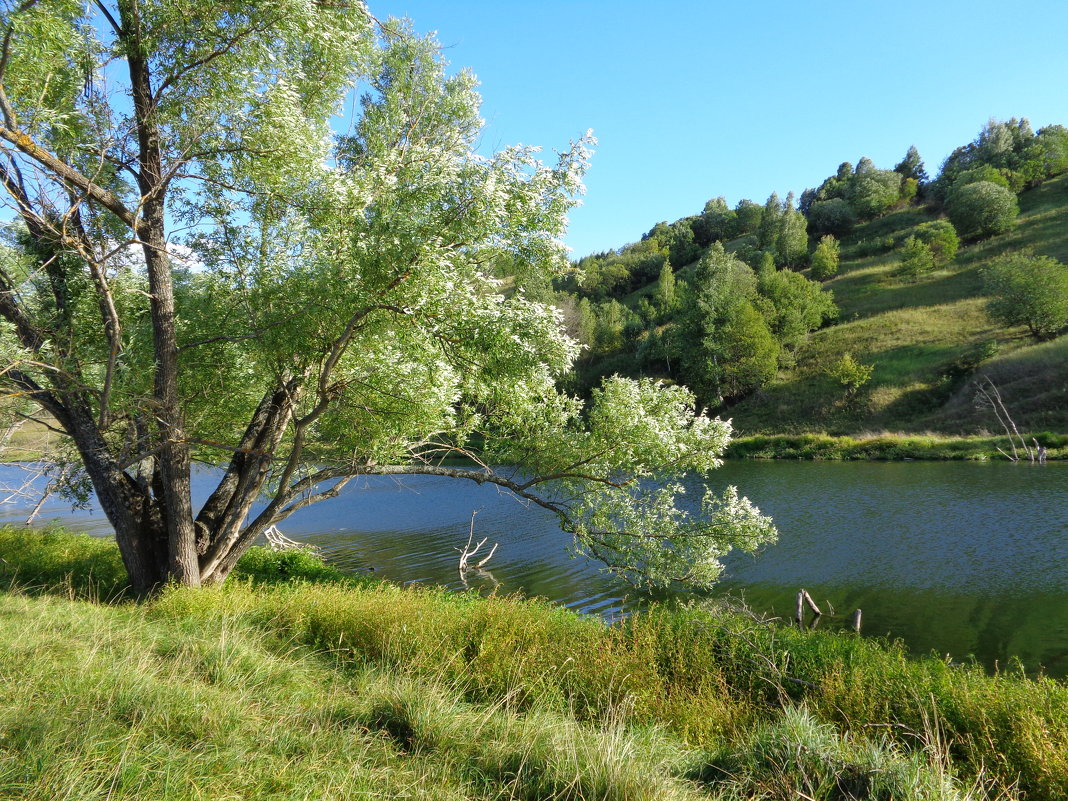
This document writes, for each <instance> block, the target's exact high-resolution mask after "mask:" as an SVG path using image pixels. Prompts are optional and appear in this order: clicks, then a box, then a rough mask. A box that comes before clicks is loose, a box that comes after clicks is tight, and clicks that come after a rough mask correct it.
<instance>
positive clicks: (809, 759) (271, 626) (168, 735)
mask: <svg viewBox="0 0 1068 801" xmlns="http://www.w3.org/2000/svg"><path fill="white" fill-rule="evenodd" d="M0 559H2V560H3V561H0V586H2V587H9V586H10V587H11V588H12V589H10V590H8V591H7V592H4V593H3V594H0V797H4V798H35V799H37V798H39V799H45V798H47V799H61V798H62V799H67V798H70V799H74V798H77V799H90V798H92V799H96V798H159V799H170V798H174V799H179V798H181V799H186V798H198V797H203V798H338V799H341V798H376V797H377V798H434V799H438V798H440V799H454V798H455V799H460V798H478V799H482V798H486V799H490V798H493V799H496V798H522V799H546V798H560V799H594V798H597V799H646V798H648V799H654V798H655V799H672V798H681V799H689V798H713V799H722V800H723V801H726V800H727V799H757V798H784V799H785V798H790V799H795V798H803V797H811V798H816V799H848V798H875V799H957V798H960V799H964V798H975V799H979V798H998V797H1000V798H1023V797H1024V796H1023V793H1026V797H1027V798H1028V799H1044V798H1048V799H1055V798H1064V797H1068V687H1065V686H1064V685H1063V684H1061V683H1059V682H1055V681H1050V680H1045V679H1039V680H1031V679H1027V678H1025V677H1023V676H1022V675H1016V674H1001V675H997V676H988V675H985V674H984V673H983V672H982V671H981V670H979V669H977V668H974V667H960V666H951V665H947V664H946V663H944V662H942V661H941V660H937V659H922V660H914V659H910V658H908V657H907V656H906V655H905V653H904V651H903V650H902V649H900V648H898V647H894V646H890V645H887V644H885V643H882V642H878V641H873V640H868V639H862V638H859V637H855V636H851V635H845V636H844V635H840V634H833V633H826V632H802V631H798V630H796V629H793V628H788V627H783V626H779V625H772V624H768V623H764V622H760V621H757V620H754V619H752V618H750V617H747V616H745V615H739V614H736V613H728V612H725V611H723V610H717V609H697V608H691V609H683V610H678V609H669V608H664V607H658V608H654V609H652V610H650V611H649V612H647V613H643V614H641V615H638V616H635V617H632V618H630V619H629V620H627V621H625V622H622V623H619V624H617V625H614V626H606V625H604V624H602V623H601V622H599V621H597V620H592V619H589V618H583V617H580V616H577V615H574V614H572V613H570V612H567V611H566V610H562V609H559V608H557V607H553V606H550V605H548V604H543V603H538V602H532V601H520V600H516V599H509V598H488V599H481V598H475V597H472V596H465V595H457V594H449V593H445V592H443V591H438V590H420V589H410V588H399V587H395V586H392V585H389V584H384V583H370V582H367V581H365V580H353V579H346V578H344V577H342V576H340V574H337V573H336V572H335V571H332V570H331V569H330V568H329V567H326V566H323V565H322V564H321V563H318V562H317V561H316V560H315V559H314V558H311V557H308V556H306V555H301V554H284V555H280V556H279V555H273V554H269V553H266V552H263V551H258V552H253V554H252V555H251V557H250V558H248V559H246V561H245V563H244V564H243V565H242V574H243V576H244V580H243V581H239V582H234V583H233V584H232V586H229V587H227V588H224V589H221V590H218V589H216V590H197V591H193V590H181V589H173V590H170V591H168V592H166V593H164V594H163V595H162V596H160V597H159V598H157V599H155V600H154V601H152V602H150V603H146V604H140V605H135V604H132V603H128V602H121V603H110V604H104V603H100V602H96V601H92V600H81V599H83V598H91V597H92V596H94V595H97V594H100V593H102V592H105V591H106V593H107V594H109V595H111V596H112V597H113V598H116V599H119V598H121V593H122V587H121V584H122V582H121V569H120V567H119V565H118V561H117V554H115V551H114V546H113V545H111V544H110V543H107V542H103V541H100V540H90V539H89V538H87V537H74V536H71V535H67V534H64V533H61V532H52V533H51V534H49V535H47V536H45V537H41V536H39V535H38V534H36V533H30V534H27V533H25V532H22V531H18V530H15V529H4V530H0Z"/></svg>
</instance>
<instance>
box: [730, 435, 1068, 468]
mask: <svg viewBox="0 0 1068 801" xmlns="http://www.w3.org/2000/svg"><path fill="white" fill-rule="evenodd" d="M1036 438H1037V439H1038V441H1039V442H1040V443H1041V444H1042V445H1044V446H1045V447H1046V449H1047V458H1048V459H1051V460H1053V459H1068V434H1053V433H1050V432H1048V431H1046V432H1041V433H1038V434H1036ZM998 448H1001V449H1002V450H1004V451H1009V450H1010V449H1011V446H1010V445H1009V442H1008V439H1007V437H1005V436H1004V435H1002V436H996V437H995V436H979V437H945V436H939V435H936V434H901V433H894V432H880V433H870V434H866V435H863V434H862V435H859V436H855V437H850V436H831V435H829V434H823V433H820V434H760V435H755V436H751V437H742V438H739V439H736V440H734V441H732V442H731V444H730V445H729V446H728V448H727V452H726V456H727V457H728V458H734V459H819V460H831V461H851V460H890V461H892V460H897V459H924V460H929V461H960V460H972V461H985V460H988V459H1004V458H1005V457H1004V456H1003V455H1002V454H1001V453H999V451H998Z"/></svg>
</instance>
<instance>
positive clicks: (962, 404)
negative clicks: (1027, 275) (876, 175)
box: [730, 175, 1068, 436]
mask: <svg viewBox="0 0 1068 801" xmlns="http://www.w3.org/2000/svg"><path fill="white" fill-rule="evenodd" d="M1020 207H1021V215H1020V221H1019V225H1018V226H1017V228H1016V230H1015V231H1013V232H1012V233H1009V234H1006V235H1003V236H1000V237H996V238H994V239H991V240H987V241H985V242H980V243H977V244H974V245H970V246H967V247H963V248H961V250H960V252H959V253H958V254H957V258H956V259H955V260H954V262H953V263H952V264H950V265H949V266H948V267H947V268H945V269H942V270H939V271H936V272H933V273H931V274H929V275H926V276H923V277H922V278H921V279H920V280H918V281H915V282H908V281H904V280H902V279H898V278H895V277H894V276H893V271H894V269H895V267H896V261H897V260H896V257H895V256H894V254H893V253H892V252H887V253H882V254H878V255H874V256H868V257H865V258H858V257H852V258H850V253H851V251H852V252H855V251H856V249H857V248H856V244H857V243H858V242H860V241H861V240H877V239H881V238H885V237H890V236H893V237H896V238H898V240H899V241H900V239H901V238H903V237H905V236H907V232H908V230H909V229H910V228H911V227H912V226H914V225H916V224H917V223H920V222H923V221H925V220H926V219H930V218H929V217H927V216H926V215H925V214H924V213H923V212H922V211H916V210H905V211H899V212H896V213H894V214H891V215H888V216H887V217H884V218H882V219H879V220H876V221H874V222H872V223H869V224H867V225H865V226H861V227H859V228H858V229H857V230H856V231H855V232H854V233H853V234H852V235H851V236H850V237H849V238H847V239H846V240H845V241H844V243H843V245H844V248H843V250H844V254H845V258H844V259H843V263H842V270H841V273H840V274H839V275H838V276H837V277H836V278H834V279H833V280H831V281H828V282H827V284H826V286H827V287H828V288H829V289H831V290H832V291H833V292H834V294H835V300H836V301H837V303H838V305H839V307H840V308H841V316H840V322H839V324H837V325H834V326H832V327H829V328H826V329H823V330H821V331H818V332H816V333H814V334H813V335H812V337H811V339H810V341H809V342H808V343H807V344H806V345H805V346H803V347H802V348H801V349H800V350H799V352H798V353H797V360H796V365H795V366H794V367H793V368H792V369H790V370H787V371H784V372H783V373H782V374H780V377H779V379H778V380H777V381H776V382H775V383H774V384H772V385H771V386H769V387H767V388H766V389H765V390H764V391H763V392H762V393H761V394H760V395H759V396H758V397H754V398H752V399H749V400H747V401H745V402H743V403H742V404H739V405H738V406H737V407H735V408H734V409H732V410H731V412H730V413H731V416H732V417H733V418H734V421H735V425H736V427H737V428H738V430H739V433H740V434H742V435H743V436H744V435H747V434H756V433H799V432H806V431H828V432H831V433H839V434H847V433H857V432H864V431H879V430H886V429H889V430H894V431H902V432H923V431H936V432H943V433H947V434H977V433H980V432H981V431H982V430H984V429H991V430H993V429H994V428H995V427H996V421H995V420H994V418H993V417H992V415H990V413H989V412H986V411H982V410H977V409H975V408H974V407H973V404H972V395H973V393H972V392H971V391H970V390H969V388H968V385H969V383H970V378H971V376H968V375H965V376H958V377H957V378H956V379H947V378H945V376H946V374H947V372H951V371H952V369H953V367H954V365H955V364H956V363H957V362H958V361H960V360H962V359H967V358H968V357H969V356H970V355H971V354H974V353H976V352H977V351H978V350H979V349H980V348H981V347H982V346H983V345H984V344H985V343H989V342H996V343H997V345H998V354H997V356H996V357H995V358H993V359H991V360H989V361H987V362H985V363H984V364H983V365H982V366H981V367H980V372H981V373H985V374H988V375H989V376H990V377H991V378H992V379H993V380H995V381H996V382H997V383H998V385H999V386H1000V387H1001V388H1002V392H1003V395H1004V397H1005V399H1006V402H1007V404H1008V406H1009V408H1010V410H1012V411H1013V413H1014V415H1015V416H1016V419H1017V423H1019V424H1020V425H1021V427H1023V428H1025V429H1029V430H1034V431H1058V432H1068V402H1066V400H1068V358H1065V357H1066V356H1068V339H1066V338H1064V337H1062V338H1061V339H1060V340H1057V341H1054V342H1051V343H1046V344H1041V345H1036V344H1034V343H1033V341H1032V340H1030V339H1028V338H1027V336H1026V335H1025V332H1024V331H1023V329H1005V328H1003V327H1000V326H998V325H997V324H996V323H994V322H993V321H992V320H990V319H989V317H988V316H987V315H986V312H985V310H984V300H983V297H982V284H981V282H980V278H979V269H980V268H981V267H982V266H983V265H984V264H986V263H988V262H989V261H990V260H991V259H993V258H996V257H997V256H998V255H1000V254H1002V253H1005V252H1007V251H1011V250H1017V249H1020V248H1027V247H1030V248H1033V249H1034V250H1035V251H1036V252H1038V253H1041V254H1046V255H1050V256H1054V257H1056V258H1059V259H1062V260H1065V261H1068V175H1062V176H1059V177H1058V178H1056V179H1053V180H1051V181H1049V182H1047V183H1046V184H1044V185H1042V186H1040V187H1038V188H1037V189H1034V190H1031V191H1029V192H1025V193H1023V194H1022V195H1021V197H1020ZM847 351H848V352H852V354H853V355H854V357H855V358H857V359H858V360H860V361H862V362H865V363H867V364H871V365H873V366H874V368H875V369H874V372H873V374H872V379H871V381H870V383H869V384H868V386H867V387H865V388H864V390H863V391H862V392H861V393H860V394H859V395H858V396H857V397H854V398H847V397H846V396H845V395H844V393H843V392H842V390H841V389H839V388H837V387H836V386H835V384H834V382H833V381H832V380H831V379H829V378H828V377H827V376H826V375H825V374H824V370H825V369H826V367H827V366H828V365H829V364H830V363H831V362H833V361H834V360H836V359H837V358H839V357H840V356H841V355H842V354H843V353H845V352H847ZM995 433H999V432H995Z"/></svg>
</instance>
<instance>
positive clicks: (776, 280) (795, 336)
mask: <svg viewBox="0 0 1068 801" xmlns="http://www.w3.org/2000/svg"><path fill="white" fill-rule="evenodd" d="M757 291H758V292H759V293H760V298H759V301H761V302H758V303H757V307H758V308H760V309H761V311H763V312H764V317H765V319H766V320H767V323H768V328H770V329H771V333H772V334H774V335H775V338H776V339H777V340H778V342H779V344H780V345H781V346H782V347H783V348H786V349H789V350H793V349H795V348H796V347H797V346H798V345H800V344H801V342H803V341H804V339H805V337H806V336H807V335H808V333H809V332H810V331H815V330H816V329H817V328H819V327H820V326H821V325H823V323H824V322H825V321H827V320H832V319H834V318H835V317H837V316H838V307H837V306H835V305H834V296H833V295H832V294H831V292H829V291H827V290H824V289H823V288H822V287H821V286H820V284H819V283H818V282H816V281H810V280H808V279H807V278H805V276H803V275H801V273H795V272H792V271H790V270H780V271H779V272H773V273H766V274H762V275H761V276H760V278H759V281H758V283H757Z"/></svg>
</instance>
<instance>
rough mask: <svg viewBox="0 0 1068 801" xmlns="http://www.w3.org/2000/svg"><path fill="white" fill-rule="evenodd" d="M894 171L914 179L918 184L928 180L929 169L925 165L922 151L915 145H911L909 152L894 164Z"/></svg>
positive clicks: (906, 177)
mask: <svg viewBox="0 0 1068 801" xmlns="http://www.w3.org/2000/svg"><path fill="white" fill-rule="evenodd" d="M894 172H896V173H900V174H901V176H902V177H904V178H905V179H906V180H908V179H909V178H911V179H913V180H914V181H916V183H917V184H925V183H927V180H928V179H927V170H925V169H924V166H923V159H922V158H920V151H919V150H917V149H916V146H915V145H910V146H909V149H908V152H906V153H905V158H903V159H901V161H899V162H898V163H897V164H896V165H895V166H894Z"/></svg>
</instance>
